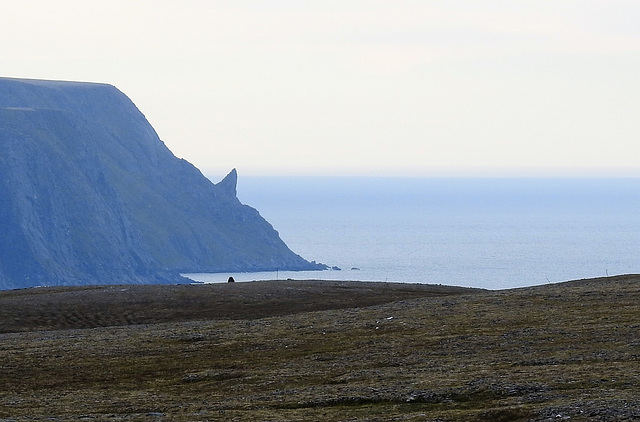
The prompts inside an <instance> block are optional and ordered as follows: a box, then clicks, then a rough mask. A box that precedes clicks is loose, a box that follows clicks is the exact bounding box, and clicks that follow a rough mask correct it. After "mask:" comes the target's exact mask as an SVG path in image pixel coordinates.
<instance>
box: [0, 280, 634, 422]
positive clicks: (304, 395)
mask: <svg viewBox="0 0 640 422" xmlns="http://www.w3.org/2000/svg"><path fill="white" fill-rule="evenodd" d="M246 284H247V287H243V286H244V285H245V283H234V284H233V285H226V284H225V285H219V286H217V287H214V288H213V289H212V290H206V289H203V288H209V286H165V287H167V289H168V290H162V289H156V286H153V287H148V291H147V294H145V292H144V291H145V288H146V287H135V288H133V291H135V292H136V295H135V300H134V299H133V296H132V299H131V302H127V301H126V300H125V301H124V305H120V306H121V307H120V308H116V309H117V311H107V310H105V308H102V307H100V306H98V307H95V308H93V309H94V312H96V313H99V314H100V315H101V317H100V318H97V317H87V316H86V315H91V314H90V309H91V307H89V306H87V307H86V308H85V309H84V310H83V311H82V312H80V311H78V314H77V315H78V316H77V317H76V318H75V319H73V318H70V317H67V318H66V319H64V318H61V317H55V318H54V317H49V318H50V319H49V320H50V321H73V324H87V321H96V320H97V321H101V323H106V322H108V321H125V324H120V325H117V324H111V325H112V326H110V327H99V326H96V325H97V324H95V323H93V325H92V326H93V327H94V328H91V329H87V328H73V329H62V328H64V327H63V326H62V325H64V324H68V322H64V323H56V324H57V325H56V324H52V326H54V327H56V330H48V331H42V330H41V328H38V330H40V331H38V330H36V329H35V327H42V325H41V324H42V322H41V321H40V320H34V321H35V322H30V323H28V324H25V323H23V324H22V325H21V324H19V323H18V322H16V321H7V320H5V319H4V318H5V315H13V316H15V315H16V314H15V313H14V314H11V313H9V314H7V313H6V312H7V311H5V310H2V311H0V312H4V313H3V314H2V318H1V319H0V324H1V325H2V326H3V327H14V329H16V331H21V332H15V333H5V334H2V335H1V336H0V340H1V341H0V361H1V362H2V368H1V369H2V372H0V391H2V393H0V419H9V420H15V421H27V420H45V419H47V420H48V419H51V420H58V421H72V420H73V421H75V420H81V419H85V420H114V421H117V420H126V421H150V420H166V421H169V420H170V421H178V422H180V421H198V420H202V421H204V420H238V421H317V420H323V421H390V420H416V421H418V420H420V421H551V420H554V421H555V420H571V421H618V420H636V419H638V418H640V400H639V399H638V398H637V391H638V390H639V387H640V373H638V360H639V359H640V334H639V332H640V330H638V328H640V320H639V315H640V305H639V303H640V276H624V277H611V278H606V279H597V280H584V281H580V282H571V283H562V284H557V285H547V286H540V287H533V288H526V289H514V290H505V291H495V292H488V291H475V290H459V289H457V288H453V289H452V290H447V288H445V287H441V286H433V287H434V288H435V289H436V290H435V291H432V292H428V288H427V287H425V289H426V290H424V291H422V293H420V294H421V295H422V297H415V296H414V298H410V297H411V295H418V296H419V294H418V293H416V292H415V291H412V292H411V293H407V291H405V290H404V289H406V288H410V289H411V288H412V287H410V286H412V285H410V286H409V287H407V285H393V284H389V285H384V284H383V283H380V284H371V283H327V282H276V283H258V284H254V283H246ZM310 284H313V286H310ZM238 286H240V288H239V289H237V290H233V289H236V288H237V287H238ZM345 286H346V287H345ZM288 287H289V288H290V289H287V288H288ZM129 288H130V287H118V288H116V290H117V292H113V291H112V290H110V289H111V288H87V289H82V288H81V289H71V288H69V289H66V288H65V289H59V290H56V289H54V290H53V291H49V292H46V291H45V293H41V290H40V289H36V290H32V291H17V292H4V293H2V294H0V305H1V304H2V303H5V304H6V303H7V302H6V301H7V300H9V299H10V300H9V302H11V300H18V299H16V298H17V297H18V296H21V295H22V298H21V299H19V300H20V301H22V303H23V304H28V303H31V304H33V303H39V304H40V305H39V306H41V311H42V312H44V310H46V309H47V307H46V306H44V305H43V304H48V305H47V306H49V308H48V309H49V311H47V312H51V315H59V316H60V315H73V312H72V310H73V303H76V305H77V306H78V307H80V306H81V305H82V303H85V302H83V301H82V300H77V302H73V301H74V300H76V299H71V298H73V297H83V295H86V296H84V297H87V298H91V297H93V298H94V300H95V301H96V302H97V303H102V304H103V305H104V304H105V303H113V302H111V301H110V300H106V299H102V300H99V299H98V297H99V296H109V295H111V294H112V293H114V294H115V295H116V297H118V298H119V300H122V299H123V298H126V297H127V292H129V293H130V292H132V290H127V291H122V290H121V289H129ZM189 289H194V290H189ZM309 289H310V290H309ZM438 289H440V290H438ZM205 290H206V291H207V292H212V291H215V292H216V294H215V295H214V294H211V298H210V299H207V300H206V301H205V302H200V303H205V304H208V305H211V304H212V303H218V302H215V301H214V299H213V298H217V299H215V300H220V302H227V303H231V304H233V306H231V305H229V307H228V308H216V307H213V306H211V307H209V308H207V309H206V311H200V310H199V308H198V307H197V306H195V305H194V306H192V307H190V308H188V309H192V313H187V312H186V311H184V310H182V311H180V312H182V313H180V312H178V311H176V310H165V311H162V310H161V307H160V306H158V304H160V303H162V304H164V305H163V306H165V305H167V304H172V303H187V302H188V300H186V299H177V298H171V297H172V296H175V297H179V296H180V295H181V294H185V293H184V292H191V291H193V292H200V293H199V294H204V293H202V292H205ZM42 291H44V290H42ZM383 291H384V292H385V293H382V292H383ZM58 292H61V293H62V296H59V297H65V298H66V299H65V300H59V301H56V300H53V298H54V297H55V295H56V294H58ZM74 293H75V296H74ZM427 293H428V294H427ZM42 294H44V296H41V297H38V298H37V297H36V296H39V295H42ZM185 295H186V294H185ZM394 295H399V296H394ZM46 296H49V299H46V300H45V299H44V298H45V297H46ZM186 296H188V295H186ZM197 296H198V295H192V296H190V297H191V298H192V299H191V300H196V301H197V300H198V299H197V298H196V297H197ZM218 296H222V298H218ZM8 298H9V299H8ZM11 298H13V299H11ZM359 298H360V299H363V298H366V301H364V302H361V301H359ZM383 298H384V299H383ZM389 298H393V299H391V301H390V300H389ZM374 299H375V301H378V302H375V301H374ZM203 300H204V299H203ZM263 300H264V301H265V303H268V306H266V305H261V302H262V301H263ZM363 300H364V299H363ZM3 301H4V302H3ZM145 301H146V302H145ZM367 301H374V302H373V303H370V302H367ZM96 302H92V303H93V304H94V306H95V303H96ZM63 303H65V305H64V306H62V304H63ZM142 303H147V305H146V307H147V309H145V306H143V305H141V304H142ZM318 303H324V305H323V306H325V308H324V310H322V309H317V308H316V306H318ZM56 304H58V305H59V307H57V308H56V306H54V305H56ZM125 305H126V306H125ZM110 306H111V305H110ZM113 306H115V305H113ZM167 306H168V305H167ZM332 306H333V307H334V308H333V309H332V308H331V307H332ZM305 307H306V308H305ZM7 308H8V309H11V307H10V306H9V307H7ZM3 309H4V308H3ZM51 309H57V310H56V311H55V312H54V311H51ZM154 309H155V310H154ZM220 309H227V311H225V312H222V311H221V310H220ZM127 310H128V312H130V315H134V316H135V317H134V318H140V320H144V318H149V319H148V320H147V321H154V322H146V323H144V324H141V325H126V324H128V322H127V320H126V318H125V319H118V318H116V317H115V315H117V314H118V312H125V311H127ZM269 310H271V312H273V314H272V315H269ZM12 312H17V311H12ZM25 315H26V313H25ZM83 315H84V316H83ZM149 315H153V316H152V317H150V316H149ZM185 315H186V316H185ZM181 317H182V318H183V320H180V318H181ZM92 318H93V319H92ZM132 321H139V320H136V319H133V320H132ZM11 324H13V325H11ZM29 324H32V325H29ZM145 324H146V325H145ZM89 325H90V324H89ZM30 326H31V327H34V328H33V329H29V327H30ZM17 328H19V330H18V329H17ZM5 331H6V329H5Z"/></svg>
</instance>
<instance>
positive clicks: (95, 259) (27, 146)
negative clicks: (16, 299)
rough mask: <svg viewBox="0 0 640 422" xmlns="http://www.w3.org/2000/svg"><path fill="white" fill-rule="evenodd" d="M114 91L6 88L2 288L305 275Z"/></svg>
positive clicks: (12, 82) (305, 265)
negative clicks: (192, 275)
mask: <svg viewBox="0 0 640 422" xmlns="http://www.w3.org/2000/svg"><path fill="white" fill-rule="evenodd" d="M236 180H237V174H236V172H235V170H233V171H231V173H230V174H229V175H228V176H227V177H225V178H224V180H222V181H221V182H219V183H217V184H213V183H212V182H210V181H209V180H208V179H207V178H206V177H204V176H203V175H202V173H200V171H199V170H198V169H197V168H195V167H194V166H193V165H191V164H190V163H188V162H187V161H185V160H182V159H178V158H176V157H175V156H174V155H173V154H172V153H171V152H170V151H169V149H168V148H167V147H166V146H165V145H164V143H163V142H162V141H161V140H160V139H159V138H158V135H157V134H156V132H155V131H154V129H153V128H152V127H151V125H150V124H149V123H148V121H147V120H146V119H145V117H144V115H143V114H142V113H141V112H140V111H139V110H138V109H137V108H136V107H135V105H134V104H133V103H132V102H131V101H130V100H129V98H127V97H126V96H125V95H124V94H123V93H122V92H120V91H119V90H117V89H116V88H114V87H113V86H110V85H103V84H91V83H76V82H53V81H37V80H18V79H8V78H0V288H3V289H7V288H21V287H29V286H38V285H68V284H120V283H135V284H139V283H167V282H176V281H180V280H181V277H180V276H179V273H180V272H219V271H268V270H275V269H276V268H279V269H290V270H307V269H320V268H321V267H322V266H320V265H317V264H315V263H310V262H308V261H306V260H304V259H303V258H301V257H300V256H298V255H296V254H294V253H293V252H292V251H291V250H289V248H288V247H287V246H286V245H285V244H284V242H283V241H282V240H281V239H280V237H279V235H278V233H277V232H276V231H275V230H274V229H273V227H272V226H271V225H270V224H269V223H268V222H267V221H265V220H264V219H263V218H262V217H261V216H260V215H259V213H258V212H257V211H256V210H255V209H253V208H251V207H249V206H246V205H243V204H241V203H240V201H239V200H238V199H237V197H236Z"/></svg>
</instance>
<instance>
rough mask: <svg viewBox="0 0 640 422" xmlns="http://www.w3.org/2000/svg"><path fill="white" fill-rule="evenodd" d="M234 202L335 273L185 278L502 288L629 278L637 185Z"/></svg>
mask: <svg viewBox="0 0 640 422" xmlns="http://www.w3.org/2000/svg"><path fill="white" fill-rule="evenodd" d="M238 197H239V198H240V200H241V201H242V202H243V203H245V204H248V205H250V206H252V207H254V208H257V209H258V210H259V211H260V213H261V214H262V215H263V216H264V217H265V218H266V219H267V220H268V221H269V222H270V223H271V224H273V226H274V227H275V228H276V230H278V231H279V233H280V235H281V237H282V239H283V240H284V241H285V242H286V243H287V245H288V246H289V247H290V248H291V249H292V250H293V251H294V252H296V253H298V254H300V255H302V256H303V257H304V258H306V259H309V260H316V261H318V262H322V263H325V264H328V265H330V266H337V267H340V268H341V269H342V270H341V271H321V272H282V271H278V272H277V273H276V272H272V273H244V274H226V273H225V274H211V275H199V276H194V278H196V279H198V280H202V281H209V282H219V281H226V279H227V277H228V276H229V275H233V276H234V278H235V279H236V280H237V281H250V280H261V279H275V278H279V279H285V278H295V279H310V278H318V279H337V280H371V281H399V282H412V283H436V284H449V285H459V286H470V287H482V288H489V289H502V288H511V287H521V286H530V285H538V284H545V283H550V282H559V281H564V280H571V279H580V278H590V277H600V276H605V275H614V274H628V273H640V257H639V256H638V251H639V250H640V218H638V210H640V179H589V178H587V179H584V178H583V179H571V178H564V179H558V178H554V179H544V178H530V179H527V178H524V179H492V178H479V179H465V178H366V177H362V178H357V177H353V178H349V177H336V178H332V177H241V178H240V181H239V185H238ZM352 268H358V270H352Z"/></svg>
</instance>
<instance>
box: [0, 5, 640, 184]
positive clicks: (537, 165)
mask: <svg viewBox="0 0 640 422" xmlns="http://www.w3.org/2000/svg"><path fill="white" fill-rule="evenodd" d="M639 19H640V2H639V1H636V0H630V1H619V0H597V1H590V0H577V1H571V0H562V1H559V0H532V1H523V0H505V1H488V0H482V1H479V0H442V1H438V0H435V1H429V0H415V1H412V0H386V1H378V0H336V1H333V0H315V1H309V0H291V1H286V0H281V1H278V0H227V1H216V0H201V1H198V0H180V1H176V0H146V1H143V0H126V1H124V0H108V1H106V0H105V1H102V0H100V1H98V0H95V1H86V0H57V1H49V0H21V1H11V2H5V3H3V7H2V11H1V15H0V47H1V50H0V51H1V53H0V75H1V76H11V77H25V78H42V79H62V80H81V81H90V82H105V83H110V84H113V85H115V86H116V87H117V88H119V89H121V90H122V91H124V92H125V93H126V94H127V95H128V96H129V97H130V98H131V99H132V100H133V102H134V103H136V105H137V106H138V107H139V108H140V110H141V111H142V112H143V113H144V114H145V115H146V116H147V118H148V119H149V121H150V122H151V124H152V125H153V126H154V127H155V129H156V130H157V132H158V134H159V135H160V138H161V139H162V140H163V141H164V142H165V143H166V144H167V146H168V147H169V148H170V149H171V150H172V151H173V152H174V154H176V155H177V156H179V157H183V158H185V159H187V160H188V161H190V162H192V163H193V164H195V165H196V166H198V167H199V168H200V169H202V170H203V171H204V172H205V173H206V174H209V175H214V176H216V175H219V176H222V175H224V174H225V173H226V172H227V171H228V170H230V169H231V168H233V167H237V168H238V171H239V172H240V173H241V175H242V174H245V175H247V174H381V175H454V174H461V175H469V174H473V175H477V174H489V175H493V174H510V175H524V174H526V175H531V174H535V175H558V174H568V175H589V174H598V175H635V176H640V163H639V158H640V24H639V22H640V20H639Z"/></svg>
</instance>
